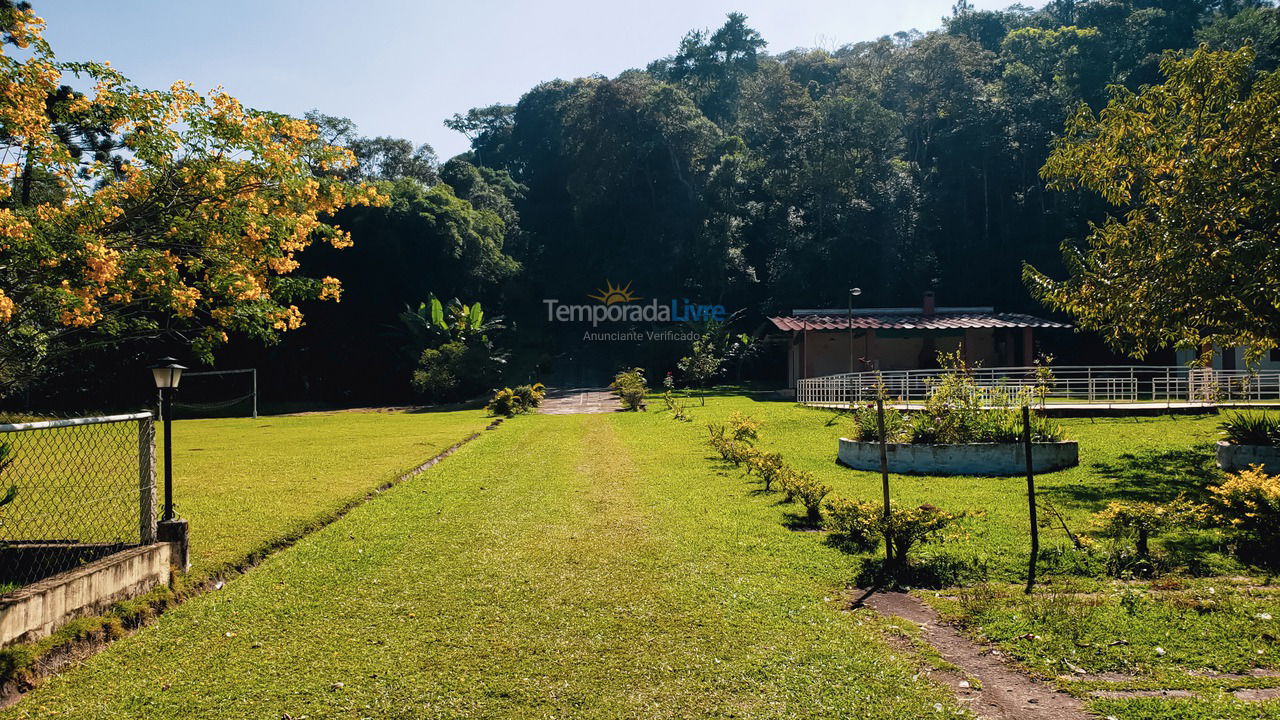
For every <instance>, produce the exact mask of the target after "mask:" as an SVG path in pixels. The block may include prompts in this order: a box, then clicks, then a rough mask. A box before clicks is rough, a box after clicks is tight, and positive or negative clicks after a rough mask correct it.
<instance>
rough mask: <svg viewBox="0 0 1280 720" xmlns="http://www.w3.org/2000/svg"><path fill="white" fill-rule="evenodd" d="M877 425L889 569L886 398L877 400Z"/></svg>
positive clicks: (891, 556) (891, 554)
mask: <svg viewBox="0 0 1280 720" xmlns="http://www.w3.org/2000/svg"><path fill="white" fill-rule="evenodd" d="M876 425H877V426H878V427H879V429H880V484H881V485H882V486H883V487H884V561H885V568H886V569H888V567H889V566H890V565H892V564H893V538H892V536H891V534H890V533H889V451H888V449H887V448H886V447H885V443H887V442H888V438H886V437H885V432H884V398H879V397H878V398H876Z"/></svg>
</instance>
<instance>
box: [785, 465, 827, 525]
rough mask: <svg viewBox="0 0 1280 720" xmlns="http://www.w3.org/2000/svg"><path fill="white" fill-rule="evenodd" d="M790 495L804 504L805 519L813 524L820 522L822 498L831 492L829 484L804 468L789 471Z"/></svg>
mask: <svg viewBox="0 0 1280 720" xmlns="http://www.w3.org/2000/svg"><path fill="white" fill-rule="evenodd" d="M790 490H791V495H792V497H794V498H795V499H796V500H799V501H800V504H801V505H804V512H805V519H807V520H808V521H809V522H811V523H813V524H814V525H818V524H820V523H821V522H822V499H823V498H825V497H826V496H827V494H828V493H830V492H831V486H830V485H827V484H826V483H824V482H822V481H821V480H818V479H817V478H815V477H814V476H813V473H810V472H806V471H804V470H792V471H791V473H790Z"/></svg>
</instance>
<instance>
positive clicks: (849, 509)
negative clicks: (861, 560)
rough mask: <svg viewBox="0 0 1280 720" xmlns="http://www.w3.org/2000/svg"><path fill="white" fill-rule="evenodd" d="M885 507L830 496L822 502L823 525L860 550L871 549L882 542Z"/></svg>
mask: <svg viewBox="0 0 1280 720" xmlns="http://www.w3.org/2000/svg"><path fill="white" fill-rule="evenodd" d="M883 514H884V509H883V508H882V507H880V506H879V505H876V504H875V503H870V502H862V501H860V500H850V499H848V498H845V497H840V496H838V495H837V496H833V497H828V498H827V499H826V501H825V502H823V503H822V526H823V527H825V528H826V529H827V530H829V531H830V532H831V534H832V535H835V536H836V537H837V538H839V539H841V540H843V541H844V542H847V543H849V544H851V545H853V546H854V547H856V548H858V549H860V550H870V549H872V548H874V547H875V546H876V545H878V544H879V543H880V537H879V536H878V535H876V533H877V532H879V531H880V527H881V519H882V515H883Z"/></svg>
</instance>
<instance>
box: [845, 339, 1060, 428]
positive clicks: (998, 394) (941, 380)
mask: <svg viewBox="0 0 1280 720" xmlns="http://www.w3.org/2000/svg"><path fill="white" fill-rule="evenodd" d="M938 362H939V363H940V364H941V366H942V368H943V369H944V371H945V372H943V373H942V374H940V375H939V376H938V377H937V378H935V379H933V380H931V381H930V388H929V397H928V399H927V400H926V401H925V409H924V410H922V411H920V412H916V413H904V412H902V411H899V410H897V409H895V408H891V407H886V408H885V409H884V430H885V432H884V434H885V441H886V442H902V443H907V442H909V443H940V444H941V443H982V442H1020V441H1021V440H1022V412H1021V410H1020V408H1017V407H1014V406H1013V404H1012V398H1011V396H1010V395H1009V394H1008V393H1006V392H1002V391H1000V390H999V389H998V388H997V389H989V388H981V387H979V386H978V384H977V382H976V381H975V379H974V377H973V371H972V369H971V368H970V367H969V366H968V365H967V364H966V363H965V362H964V359H963V357H962V356H961V353H960V351H958V350H957V351H956V352H954V353H938ZM1045 382H1049V380H1045ZM876 415H877V412H876V407H875V405H867V406H864V407H861V408H859V409H857V410H855V411H854V413H853V422H854V427H855V429H856V432H855V435H856V436H857V437H856V439H857V440H860V441H862V442H877V441H879V440H880V430H879V425H878V419H877V417H876ZM1064 437H1065V433H1064V432H1063V430H1062V426H1061V425H1058V424H1056V423H1053V422H1051V421H1050V420H1049V419H1048V418H1045V417H1044V416H1042V415H1038V414H1035V413H1032V415H1031V439H1032V441H1033V442H1058V441H1060V440H1062V439H1064Z"/></svg>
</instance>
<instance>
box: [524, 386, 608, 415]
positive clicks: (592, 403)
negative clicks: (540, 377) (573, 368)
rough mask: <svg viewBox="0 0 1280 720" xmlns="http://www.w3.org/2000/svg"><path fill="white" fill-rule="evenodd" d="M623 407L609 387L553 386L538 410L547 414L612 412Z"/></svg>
mask: <svg viewBox="0 0 1280 720" xmlns="http://www.w3.org/2000/svg"><path fill="white" fill-rule="evenodd" d="M620 409H622V406H621V405H619V404H618V398H617V397H616V396H614V394H613V393H612V392H610V391H609V390H608V389H607V388H551V389H550V390H547V396H546V397H545V398H543V400H542V405H541V406H539V408H538V411H539V412H542V413H545V414H547V415H583V414H599V413H611V412H616V411H618V410H620Z"/></svg>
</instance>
